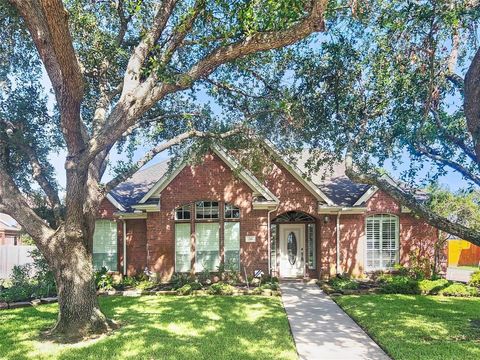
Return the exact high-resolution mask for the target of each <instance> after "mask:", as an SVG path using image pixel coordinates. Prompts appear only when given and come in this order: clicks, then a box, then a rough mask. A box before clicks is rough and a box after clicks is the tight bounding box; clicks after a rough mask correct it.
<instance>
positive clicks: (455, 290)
mask: <svg viewBox="0 0 480 360" xmlns="http://www.w3.org/2000/svg"><path fill="white" fill-rule="evenodd" d="M438 293H439V294H440V295H444V296H461V297H469V296H478V289H477V288H475V287H472V286H468V285H464V284H460V283H454V284H451V285H449V286H447V287H446V288H444V289H442V290H440V291H439V292H438Z"/></svg>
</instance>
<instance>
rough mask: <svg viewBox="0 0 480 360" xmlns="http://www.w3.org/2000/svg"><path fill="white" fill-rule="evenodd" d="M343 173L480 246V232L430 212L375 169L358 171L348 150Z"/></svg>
mask: <svg viewBox="0 0 480 360" xmlns="http://www.w3.org/2000/svg"><path fill="white" fill-rule="evenodd" d="M345 174H346V175H347V176H348V177H349V178H350V179H351V180H352V181H355V182H358V183H361V184H367V185H373V186H376V187H377V188H379V189H380V190H382V191H384V192H386V193H387V194H389V195H390V196H391V197H392V198H394V199H395V200H396V201H398V202H399V203H400V204H402V205H404V206H406V207H408V208H409V209H410V210H411V211H413V212H414V213H415V214H417V215H419V216H421V217H422V218H423V220H425V222H427V223H428V224H430V225H431V226H433V227H435V228H437V229H440V230H443V231H445V232H447V233H449V234H452V235H456V236H458V237H459V238H461V239H465V240H467V241H469V242H471V243H472V244H475V245H477V246H480V232H478V231H475V230H472V229H470V228H468V227H466V226H464V225H462V224H458V223H454V222H452V221H450V220H449V219H447V218H445V217H443V216H440V215H437V214H436V213H434V212H432V210H430V209H429V208H428V207H427V206H426V205H425V204H423V203H422V202H420V201H419V200H417V199H416V198H415V197H414V196H413V195H412V194H410V193H407V192H406V191H404V190H402V189H401V188H400V187H398V186H396V185H395V184H393V182H392V181H389V180H387V179H386V177H385V176H384V175H383V174H381V173H379V172H378V171H376V170H373V169H370V171H369V172H368V173H360V172H358V171H357V170H356V169H355V168H354V165H353V156H352V153H351V152H350V151H347V153H346V155H345Z"/></svg>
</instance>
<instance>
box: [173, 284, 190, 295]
mask: <svg viewBox="0 0 480 360" xmlns="http://www.w3.org/2000/svg"><path fill="white" fill-rule="evenodd" d="M192 290H193V289H192V286H191V285H190V284H185V285H183V286H182V287H181V288H179V289H177V294H178V295H190V294H191V293H192Z"/></svg>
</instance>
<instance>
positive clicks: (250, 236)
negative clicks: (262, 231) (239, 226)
mask: <svg viewBox="0 0 480 360" xmlns="http://www.w3.org/2000/svg"><path fill="white" fill-rule="evenodd" d="M255 240H256V236H255V235H249V236H245V242H255Z"/></svg>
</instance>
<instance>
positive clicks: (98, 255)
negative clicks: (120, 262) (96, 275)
mask: <svg viewBox="0 0 480 360" xmlns="http://www.w3.org/2000/svg"><path fill="white" fill-rule="evenodd" d="M93 267H94V268H95V269H97V270H99V269H101V268H102V267H106V268H107V269H108V270H109V271H117V223H116V222H115V221H109V220H97V221H96V222H95V232H94V234H93Z"/></svg>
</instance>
